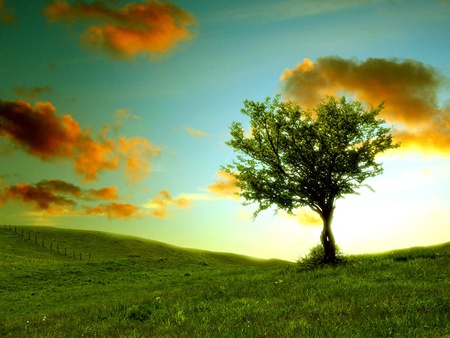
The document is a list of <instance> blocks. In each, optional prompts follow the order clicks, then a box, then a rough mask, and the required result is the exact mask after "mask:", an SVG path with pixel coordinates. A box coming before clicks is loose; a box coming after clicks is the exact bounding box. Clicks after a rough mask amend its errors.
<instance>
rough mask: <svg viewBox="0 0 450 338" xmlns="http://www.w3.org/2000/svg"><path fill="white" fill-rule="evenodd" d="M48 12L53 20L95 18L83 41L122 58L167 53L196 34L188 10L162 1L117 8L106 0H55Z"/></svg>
mask: <svg viewBox="0 0 450 338" xmlns="http://www.w3.org/2000/svg"><path fill="white" fill-rule="evenodd" d="M45 14H46V15H47V17H48V18H49V20H50V21H51V22H58V21H63V22H68V23H74V22H78V21H82V20H87V21H91V22H93V23H94V25H93V26H90V27H89V28H88V29H87V30H86V31H85V32H84V33H83V34H82V36H81V40H82V43H83V44H84V45H87V46H90V47H94V48H96V49H98V50H102V51H105V52H107V53H109V54H111V55H112V56H114V57H122V58H123V57H133V56H135V55H136V54H138V53H146V54H150V55H151V56H152V55H160V54H164V53H167V52H168V51H170V50H172V49H173V48H174V47H175V46H176V45H177V44H178V43H179V42H180V41H183V40H189V39H191V38H192V35H191V33H190V31H189V30H188V26H191V25H193V24H195V19H194V18H193V16H192V15H191V14H189V13H188V12H186V11H185V10H183V9H181V8H179V7H177V6H176V5H174V4H171V3H168V2H159V1H147V2H146V3H142V4H139V3H130V4H128V5H125V6H124V7H122V8H115V7H110V5H109V4H108V3H106V2H103V1H94V2H92V3H88V2H86V1H77V2H75V3H73V4H70V3H68V2H66V1H63V0H54V1H53V2H52V3H51V4H49V5H48V6H47V7H46V8H45Z"/></svg>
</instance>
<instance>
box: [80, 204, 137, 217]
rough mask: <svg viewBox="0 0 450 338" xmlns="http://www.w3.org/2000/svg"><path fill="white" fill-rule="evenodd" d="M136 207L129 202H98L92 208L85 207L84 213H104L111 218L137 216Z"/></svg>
mask: <svg viewBox="0 0 450 338" xmlns="http://www.w3.org/2000/svg"><path fill="white" fill-rule="evenodd" d="M138 210H139V209H138V207H136V206H135V205H133V204H129V203H116V202H113V203H108V204H100V205H98V206H96V207H94V208H86V209H85V211H84V213H85V214H86V215H106V216H107V217H108V218H109V219H112V218H133V217H135V216H137V212H138Z"/></svg>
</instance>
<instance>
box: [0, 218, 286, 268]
mask: <svg viewBox="0 0 450 338" xmlns="http://www.w3.org/2000/svg"><path fill="white" fill-rule="evenodd" d="M0 246H1V247H2V248H3V250H2V252H0V261H5V260H11V259H12V257H14V259H15V260H16V261H17V260H19V261H20V260H21V259H27V258H33V259H51V260H53V261H66V260H69V261H70V260H73V259H78V260H79V259H80V254H81V259H82V260H91V261H97V262H98V261H102V260H118V259H119V260H120V259H144V260H150V261H154V262H157V263H163V262H164V263H166V264H170V265H172V266H173V265H183V264H203V265H207V264H219V265H220V264H231V265H244V266H246V265H247V266H248V265H253V266H260V265H273V264H275V265H278V264H280V263H283V261H281V260H276V259H274V260H264V259H258V258H253V257H247V256H243V255H237V254H231V253H218V252H210V251H204V250H195V249H187V248H181V247H177V246H173V245H169V244H166V243H163V242H158V241H153V240H149V239H143V238H139V237H132V236H125V235H117V234H111V233H104V232H98V231H82V230H70V229H60V228H54V227H39V226H17V227H14V226H13V227H11V229H9V227H7V228H5V227H3V228H0ZM285 263H287V262H285Z"/></svg>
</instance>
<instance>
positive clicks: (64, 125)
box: [0, 101, 81, 160]
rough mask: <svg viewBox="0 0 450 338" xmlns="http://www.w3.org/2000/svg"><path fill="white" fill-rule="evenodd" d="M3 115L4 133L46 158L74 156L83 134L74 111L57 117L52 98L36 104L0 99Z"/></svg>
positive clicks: (1, 127)
mask: <svg viewBox="0 0 450 338" xmlns="http://www.w3.org/2000/svg"><path fill="white" fill-rule="evenodd" d="M0 117H1V119H0V136H5V137H6V138H9V139H10V140H11V141H13V142H14V143H17V144H19V145H20V146H22V147H23V148H25V149H26V150H27V151H28V152H29V153H30V154H32V155H35V156H38V157H40V158H41V159H43V160H48V159H50V158H53V157H62V158H68V157H71V156H73V155H74V146H75V144H76V143H77V142H78V140H79V138H80V137H81V128H80V126H79V125H78V123H77V122H76V121H74V120H73V119H72V117H71V116H70V115H65V116H63V117H61V118H58V117H56V115H55V107H53V105H52V104H51V103H49V102H38V103H36V106H35V108H33V107H32V106H31V105H30V104H29V103H27V102H25V101H0Z"/></svg>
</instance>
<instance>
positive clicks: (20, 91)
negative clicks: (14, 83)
mask: <svg viewBox="0 0 450 338" xmlns="http://www.w3.org/2000/svg"><path fill="white" fill-rule="evenodd" d="M51 91H52V88H50V87H49V86H45V87H33V88H26V87H17V88H14V93H16V95H17V96H20V97H23V98H26V99H30V100H33V99H35V98H36V97H38V96H39V95H41V94H46V93H51Z"/></svg>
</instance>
